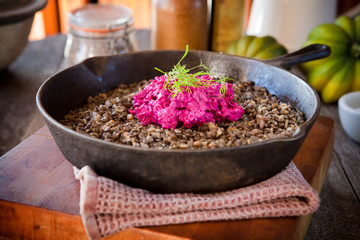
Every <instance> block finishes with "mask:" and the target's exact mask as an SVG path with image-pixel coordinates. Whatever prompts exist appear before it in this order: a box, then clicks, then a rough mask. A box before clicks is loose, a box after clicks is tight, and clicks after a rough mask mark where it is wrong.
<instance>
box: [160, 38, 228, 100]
mask: <svg viewBox="0 0 360 240" xmlns="http://www.w3.org/2000/svg"><path fill="white" fill-rule="evenodd" d="M188 52H189V45H186V50H185V53H184V55H183V56H182V58H181V59H180V61H179V62H178V63H177V64H176V65H175V66H174V68H173V69H172V70H171V71H170V72H164V71H162V70H160V69H159V68H157V67H155V69H156V70H158V71H159V72H161V73H163V74H165V75H166V76H167V81H166V84H165V86H164V88H168V90H169V91H170V92H172V93H173V97H175V96H176V95H177V94H178V93H179V92H183V91H187V92H188V93H189V94H190V93H191V89H190V87H210V86H211V85H215V84H216V83H220V84H221V87H220V93H222V95H223V96H225V94H226V91H227V87H226V85H225V83H226V81H227V80H233V79H230V78H227V77H221V78H215V76H214V74H212V73H211V72H210V69H209V68H208V67H206V66H205V65H204V64H203V63H202V62H201V61H200V65H199V66H196V67H193V68H190V69H187V68H186V65H180V63H181V61H182V60H183V59H184V58H185V57H186V55H187V54H188ZM197 68H200V69H202V70H200V71H198V72H196V73H190V72H191V71H193V70H194V69H197ZM202 75H208V76H210V77H211V78H212V80H209V81H208V80H203V79H199V78H198V77H200V76H202Z"/></svg>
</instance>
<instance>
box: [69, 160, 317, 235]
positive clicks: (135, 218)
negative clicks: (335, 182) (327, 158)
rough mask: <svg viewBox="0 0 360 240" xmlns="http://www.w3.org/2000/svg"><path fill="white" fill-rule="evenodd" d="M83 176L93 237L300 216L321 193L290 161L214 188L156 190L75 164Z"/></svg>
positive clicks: (83, 207) (85, 213)
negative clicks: (255, 177)
mask: <svg viewBox="0 0 360 240" xmlns="http://www.w3.org/2000/svg"><path fill="white" fill-rule="evenodd" d="M74 172H75V176H76V178H77V179H79V180H80V183H81V191H80V214H81V217H82V221H83V224H84V227H85V230H86V233H87V235H88V237H89V238H90V239H99V238H102V237H105V236H107V235H110V234H113V233H116V232H118V231H121V230H123V229H126V228H129V227H134V226H155V225H168V224H181V223H190V222H201V221H216V220H238V219H248V218H261V217H280V216H299V215H306V214H310V213H313V212H314V211H316V210H317V208H318V207H319V204H320V199H319V195H318V193H317V192H316V191H315V190H314V189H313V188H312V187H311V186H310V185H309V184H308V183H307V182H306V180H305V179H304V178H303V176H302V175H301V173H300V171H299V170H298V169H297V168H296V166H295V164H294V163H293V162H291V163H290V164H289V165H288V166H287V167H286V168H285V169H284V170H283V171H281V172H280V173H278V174H277V175H275V176H273V177H271V178H269V179H267V180H265V181H263V182H260V183H257V184H254V185H251V186H248V187H243V188H239V189H236V190H231V191H226V192H220V193H212V194H192V193H182V194H154V193H151V192H149V191H146V190H143V189H137V188H131V187H129V186H126V185H124V184H121V183H119V182H116V181H114V180H111V179H108V178H105V177H100V176H97V175H96V173H95V172H94V171H93V170H92V169H91V168H90V167H88V166H85V167H83V168H82V169H81V170H78V169H76V168H74Z"/></svg>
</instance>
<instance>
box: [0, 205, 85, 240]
mask: <svg viewBox="0 0 360 240" xmlns="http://www.w3.org/2000/svg"><path fill="white" fill-rule="evenodd" d="M3 238H4V239H69V240H71V239H79V240H81V239H88V238H87V236H86V233H85V229H84V227H83V224H82V221H81V217H80V216H79V215H71V214H67V213H62V212H59V211H54V210H48V209H44V208H40V207H34V206H30V205H25V204H20V203H14V202H9V201H4V200H0V239H3Z"/></svg>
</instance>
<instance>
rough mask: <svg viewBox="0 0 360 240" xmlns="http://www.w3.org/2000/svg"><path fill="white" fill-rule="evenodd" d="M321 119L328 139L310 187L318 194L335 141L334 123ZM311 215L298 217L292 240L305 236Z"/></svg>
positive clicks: (327, 119)
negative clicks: (325, 122)
mask: <svg viewBox="0 0 360 240" xmlns="http://www.w3.org/2000/svg"><path fill="white" fill-rule="evenodd" d="M320 117H322V118H323V119H322V120H324V121H327V122H328V125H329V127H330V137H329V139H328V142H327V144H326V147H325V149H324V151H323V154H322V156H321V158H320V161H319V164H318V165H317V168H316V172H315V175H314V177H313V178H312V181H311V182H310V185H311V186H312V187H313V188H314V189H315V190H316V191H317V192H318V193H319V195H320V193H321V189H322V186H323V185H324V182H325V178H326V176H327V172H328V170H329V167H330V163H331V160H332V154H333V151H334V141H335V123H334V121H333V120H332V119H330V118H328V117H323V116H320ZM312 215H313V214H308V215H304V216H299V217H298V221H297V224H296V228H295V232H294V235H293V237H292V239H293V240H302V239H304V238H305V236H306V232H307V229H308V227H309V225H310V222H311V218H312Z"/></svg>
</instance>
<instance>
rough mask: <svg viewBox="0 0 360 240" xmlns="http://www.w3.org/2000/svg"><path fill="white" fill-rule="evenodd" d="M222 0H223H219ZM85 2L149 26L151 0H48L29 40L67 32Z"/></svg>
mask: <svg viewBox="0 0 360 240" xmlns="http://www.w3.org/2000/svg"><path fill="white" fill-rule="evenodd" d="M220 1H224V0H220ZM235 1H236V0H235ZM252 2H253V0H246V6H247V17H246V22H245V28H246V27H247V24H248V19H249V16H250V10H251V6H252ZM87 3H101V4H117V5H122V6H127V7H129V8H131V9H132V11H133V18H134V20H135V28H136V29H146V28H150V26H151V0H49V1H48V4H47V6H46V7H45V8H44V9H43V10H42V11H39V12H37V13H36V14H35V19H34V22H33V26H32V28H31V32H30V35H29V40H30V41H34V40H41V39H43V38H45V37H46V36H49V35H53V34H58V33H64V34H66V32H67V21H68V17H67V13H68V12H69V11H70V10H72V9H75V8H78V7H81V6H83V5H85V4H87ZM359 3H360V0H338V1H337V15H340V14H343V13H345V12H347V11H349V10H350V9H352V8H353V7H354V6H355V5H357V4H359Z"/></svg>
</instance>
